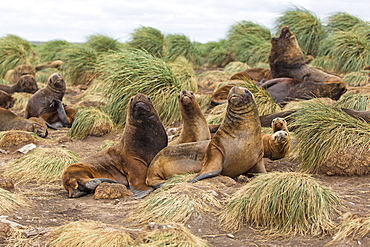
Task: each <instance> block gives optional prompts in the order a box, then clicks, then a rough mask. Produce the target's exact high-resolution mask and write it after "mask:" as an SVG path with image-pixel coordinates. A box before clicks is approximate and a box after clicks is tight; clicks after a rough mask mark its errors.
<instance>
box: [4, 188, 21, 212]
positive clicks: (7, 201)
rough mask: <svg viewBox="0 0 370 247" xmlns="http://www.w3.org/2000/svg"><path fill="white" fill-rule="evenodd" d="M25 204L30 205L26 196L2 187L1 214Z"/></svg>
mask: <svg viewBox="0 0 370 247" xmlns="http://www.w3.org/2000/svg"><path fill="white" fill-rule="evenodd" d="M25 206H28V203H27V202H26V201H25V200H24V198H22V197H20V196H19V195H17V194H14V193H12V192H10V191H8V190H4V189H2V188H0V214H4V213H8V212H11V211H14V210H16V209H19V208H23V207H25Z"/></svg>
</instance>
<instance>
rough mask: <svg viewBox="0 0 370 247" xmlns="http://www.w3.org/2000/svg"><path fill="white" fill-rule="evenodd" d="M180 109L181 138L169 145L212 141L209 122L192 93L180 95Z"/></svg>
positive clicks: (182, 92)
mask: <svg viewBox="0 0 370 247" xmlns="http://www.w3.org/2000/svg"><path fill="white" fill-rule="evenodd" d="M178 97H179V99H178V102H179V108H180V111H181V117H182V129H181V133H180V136H179V137H178V138H177V139H175V140H174V141H172V142H170V143H169V144H168V145H169V146H172V145H177V144H180V143H186V142H197V141H204V140H209V139H211V133H210V132H209V129H208V125H207V120H206V118H205V117H204V115H203V112H202V110H201V109H200V106H199V104H198V102H197V99H196V98H195V95H194V94H193V93H192V92H189V91H187V90H182V91H181V92H180V94H179V96H178Z"/></svg>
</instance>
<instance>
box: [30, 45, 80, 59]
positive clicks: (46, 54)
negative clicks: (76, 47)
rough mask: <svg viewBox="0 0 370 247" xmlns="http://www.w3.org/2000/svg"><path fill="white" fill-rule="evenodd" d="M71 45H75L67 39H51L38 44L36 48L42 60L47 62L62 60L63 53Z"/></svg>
mask: <svg viewBox="0 0 370 247" xmlns="http://www.w3.org/2000/svg"><path fill="white" fill-rule="evenodd" d="M71 46H73V45H72V44H71V43H69V42H68V41H65V40H51V41H48V42H46V43H44V44H41V45H38V46H37V47H36V49H37V54H38V55H39V57H40V60H41V62H45V63H47V62H51V61H55V60H61V54H62V52H63V51H64V49H66V48H68V47H71Z"/></svg>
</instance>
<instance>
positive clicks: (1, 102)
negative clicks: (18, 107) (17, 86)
mask: <svg viewBox="0 0 370 247" xmlns="http://www.w3.org/2000/svg"><path fill="white" fill-rule="evenodd" d="M16 100H17V99H16V98H14V97H12V96H11V95H10V94H8V93H7V92H4V91H3V90H0V107H2V108H5V109H9V108H12V107H13V106H14V103H15V101H16Z"/></svg>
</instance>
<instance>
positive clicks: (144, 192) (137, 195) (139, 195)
mask: <svg viewBox="0 0 370 247" xmlns="http://www.w3.org/2000/svg"><path fill="white" fill-rule="evenodd" d="M130 190H131V191H132V192H133V193H134V196H135V199H141V198H144V197H146V196H147V195H149V194H150V193H151V192H152V191H154V188H152V187H150V188H149V189H147V190H135V189H130Z"/></svg>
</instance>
